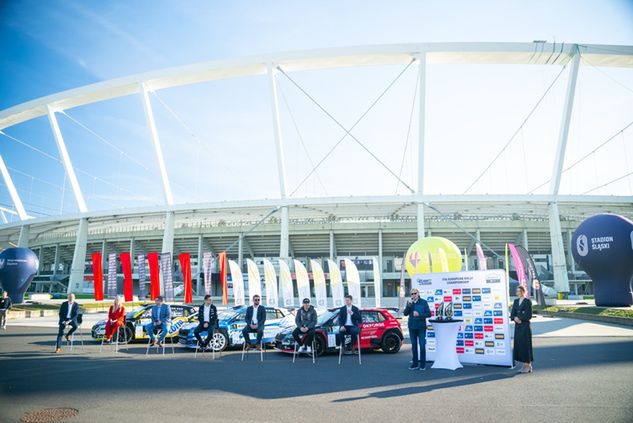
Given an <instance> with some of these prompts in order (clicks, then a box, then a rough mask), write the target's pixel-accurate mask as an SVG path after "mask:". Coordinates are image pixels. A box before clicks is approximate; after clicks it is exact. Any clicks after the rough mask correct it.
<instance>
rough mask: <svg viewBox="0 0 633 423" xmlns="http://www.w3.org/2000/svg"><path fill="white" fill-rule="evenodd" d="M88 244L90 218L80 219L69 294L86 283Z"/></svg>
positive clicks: (69, 280) (71, 267) (71, 268)
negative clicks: (74, 288) (85, 271)
mask: <svg viewBox="0 0 633 423" xmlns="http://www.w3.org/2000/svg"><path fill="white" fill-rule="evenodd" d="M87 243H88V218H87V217H83V218H81V219H79V226H78V227H77V239H76V240H75V251H74V252H73V262H72V264H71V266H70V278H69V279H68V289H67V292H68V293H71V292H73V287H81V284H82V283H83V281H84V270H85V267H86V247H87Z"/></svg>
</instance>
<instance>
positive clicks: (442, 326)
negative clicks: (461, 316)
mask: <svg viewBox="0 0 633 423" xmlns="http://www.w3.org/2000/svg"><path fill="white" fill-rule="evenodd" d="M429 322H431V325H433V331H434V332H435V362H434V363H433V366H431V368H432V369H447V370H455V369H461V368H462V367H463V366H462V364H461V363H460V362H459V357H458V356H457V350H456V349H455V346H456V344H457V332H459V327H460V326H461V323H462V320H437V319H429Z"/></svg>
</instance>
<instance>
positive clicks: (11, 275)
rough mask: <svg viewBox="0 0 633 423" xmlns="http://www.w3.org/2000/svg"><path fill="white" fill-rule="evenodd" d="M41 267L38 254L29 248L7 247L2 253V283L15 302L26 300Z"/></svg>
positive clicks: (0, 277)
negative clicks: (26, 295)
mask: <svg viewBox="0 0 633 423" xmlns="http://www.w3.org/2000/svg"><path fill="white" fill-rule="evenodd" d="M39 267H40V262H39V260H38V258H37V255H36V254H35V253H34V252H33V251H31V250H29V249H28V248H7V249H6V250H4V251H3V252H2V253H0V284H2V289H4V290H6V291H7V293H8V294H9V297H11V301H12V302H13V303H14V304H20V303H21V302H23V301H24V293H25V292H26V290H27V288H28V287H29V285H30V284H31V281H33V277H34V276H35V275H36V274H37V269H38V268H39Z"/></svg>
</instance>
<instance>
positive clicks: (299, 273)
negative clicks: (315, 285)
mask: <svg viewBox="0 0 633 423" xmlns="http://www.w3.org/2000/svg"><path fill="white" fill-rule="evenodd" d="M294 263H295V277H296V278H297V291H299V304H301V301H303V299H304V298H310V279H309V278H308V271H307V270H306V267H305V266H304V265H303V263H301V262H300V261H299V260H294Z"/></svg>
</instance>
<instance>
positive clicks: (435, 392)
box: [0, 319, 633, 423]
mask: <svg viewBox="0 0 633 423" xmlns="http://www.w3.org/2000/svg"><path fill="white" fill-rule="evenodd" d="M570 320H571V319H557V320H547V321H543V322H542V324H544V325H550V326H551V328H550V329H551V330H549V333H557V334H558V335H556V336H535V338H534V347H535V360H536V361H535V364H534V368H535V372H534V373H532V374H527V375H523V374H517V371H516V370H517V369H509V368H504V367H491V366H474V365H466V366H465V367H464V368H463V369H460V370H457V371H454V372H453V371H447V370H432V369H429V370H427V371H424V372H422V371H410V370H408V369H407V367H408V365H409V359H410V347H409V345H408V344H407V345H405V346H404V347H403V349H402V351H401V352H400V353H398V354H395V355H387V354H383V353H380V352H371V353H366V354H364V355H363V363H362V365H359V364H358V362H357V361H356V360H355V358H354V357H351V356H347V357H344V361H343V364H342V365H340V366H339V365H338V364H337V361H338V357H337V356H336V355H328V356H325V357H320V358H317V361H316V364H312V361H311V360H310V359H309V358H307V357H301V358H300V359H298V360H297V362H296V363H295V364H293V363H292V357H291V356H288V355H286V354H283V353H279V352H275V351H273V350H269V351H268V352H267V353H266V356H265V359H264V362H260V361H259V356H258V355H255V354H254V353H251V355H250V356H248V357H247V359H246V360H245V361H244V362H242V361H241V360H240V352H239V351H229V352H226V353H224V354H222V356H221V357H220V356H219V355H216V359H215V360H212V357H211V354H210V353H206V354H199V355H198V357H197V358H194V354H193V352H191V351H186V350H184V349H182V348H180V347H176V353H175V354H174V355H171V354H166V355H165V356H162V355H161V354H157V353H156V352H153V353H152V354H151V355H150V356H148V357H146V356H145V345H144V344H132V345H130V346H129V347H128V348H127V349H126V348H123V349H122V350H121V351H120V352H119V353H118V354H116V353H114V352H113V351H111V350H110V349H106V350H104V352H103V353H99V346H98V345H97V344H94V343H93V341H89V336H87V337H86V341H88V342H86V345H85V347H84V349H83V350H82V349H81V348H79V347H75V349H74V351H73V352H69V351H67V350H65V351H64V352H63V353H62V354H59V355H55V354H53V353H52V351H53V347H54V338H55V333H54V332H55V330H54V328H51V327H46V325H45V326H43V327H41V326H34V325H32V326H15V325H13V326H12V325H11V323H10V326H9V328H8V329H7V330H6V331H0V421H2V422H17V421H19V419H20V416H22V415H23V414H24V413H25V412H29V411H35V410H39V409H42V408H48V407H71V408H76V409H78V410H79V414H78V415H77V416H76V417H74V418H72V419H70V420H68V421H69V422H113V421H120V422H127V421H134V422H150V421H151V422H165V421H166V422H169V421H179V422H182V421H184V422H196V421H203V420H205V421H209V420H210V421H220V422H223V421H258V422H262V421H275V422H290V421H292V422H296V421H321V422H323V421H333V420H335V419H336V420H340V419H343V418H345V419H354V420H362V421H368V422H373V421H381V422H384V421H425V422H427V421H431V422H434V421H442V422H446V421H456V422H458V421H469V422H478V421H486V422H489V421H508V420H516V419H520V420H526V419H529V420H531V421H537V422H538V421H548V422H549V421H557V422H575V423H578V422H596V421H600V422H631V421H632V420H633V419H632V416H633V365H632V364H633V336H630V335H629V334H628V333H627V332H626V331H625V330H624V328H620V327H617V326H614V325H605V328H604V330H600V328H598V329H596V328H595V327H594V328H593V332H591V333H590V334H588V335H587V336H584V335H583V331H586V329H578V328H574V327H575V326H576V325H577V324H582V323H583V322H574V321H570ZM31 323H33V322H31ZM45 323H48V322H45ZM43 324H44V322H43ZM534 327H535V332H537V331H538V329H537V327H538V324H535V325H534ZM620 329H623V331H619V330H620ZM565 330H567V332H565ZM570 330H572V332H571V334H570V332H569V331H570ZM561 331H562V332H561ZM574 331H575V332H574ZM541 332H542V333H541V334H543V333H548V331H547V330H541ZM565 333H567V335H565ZM600 333H605V334H610V335H609V336H600ZM614 333H615V334H614ZM428 367H430V363H429V366H428Z"/></svg>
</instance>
